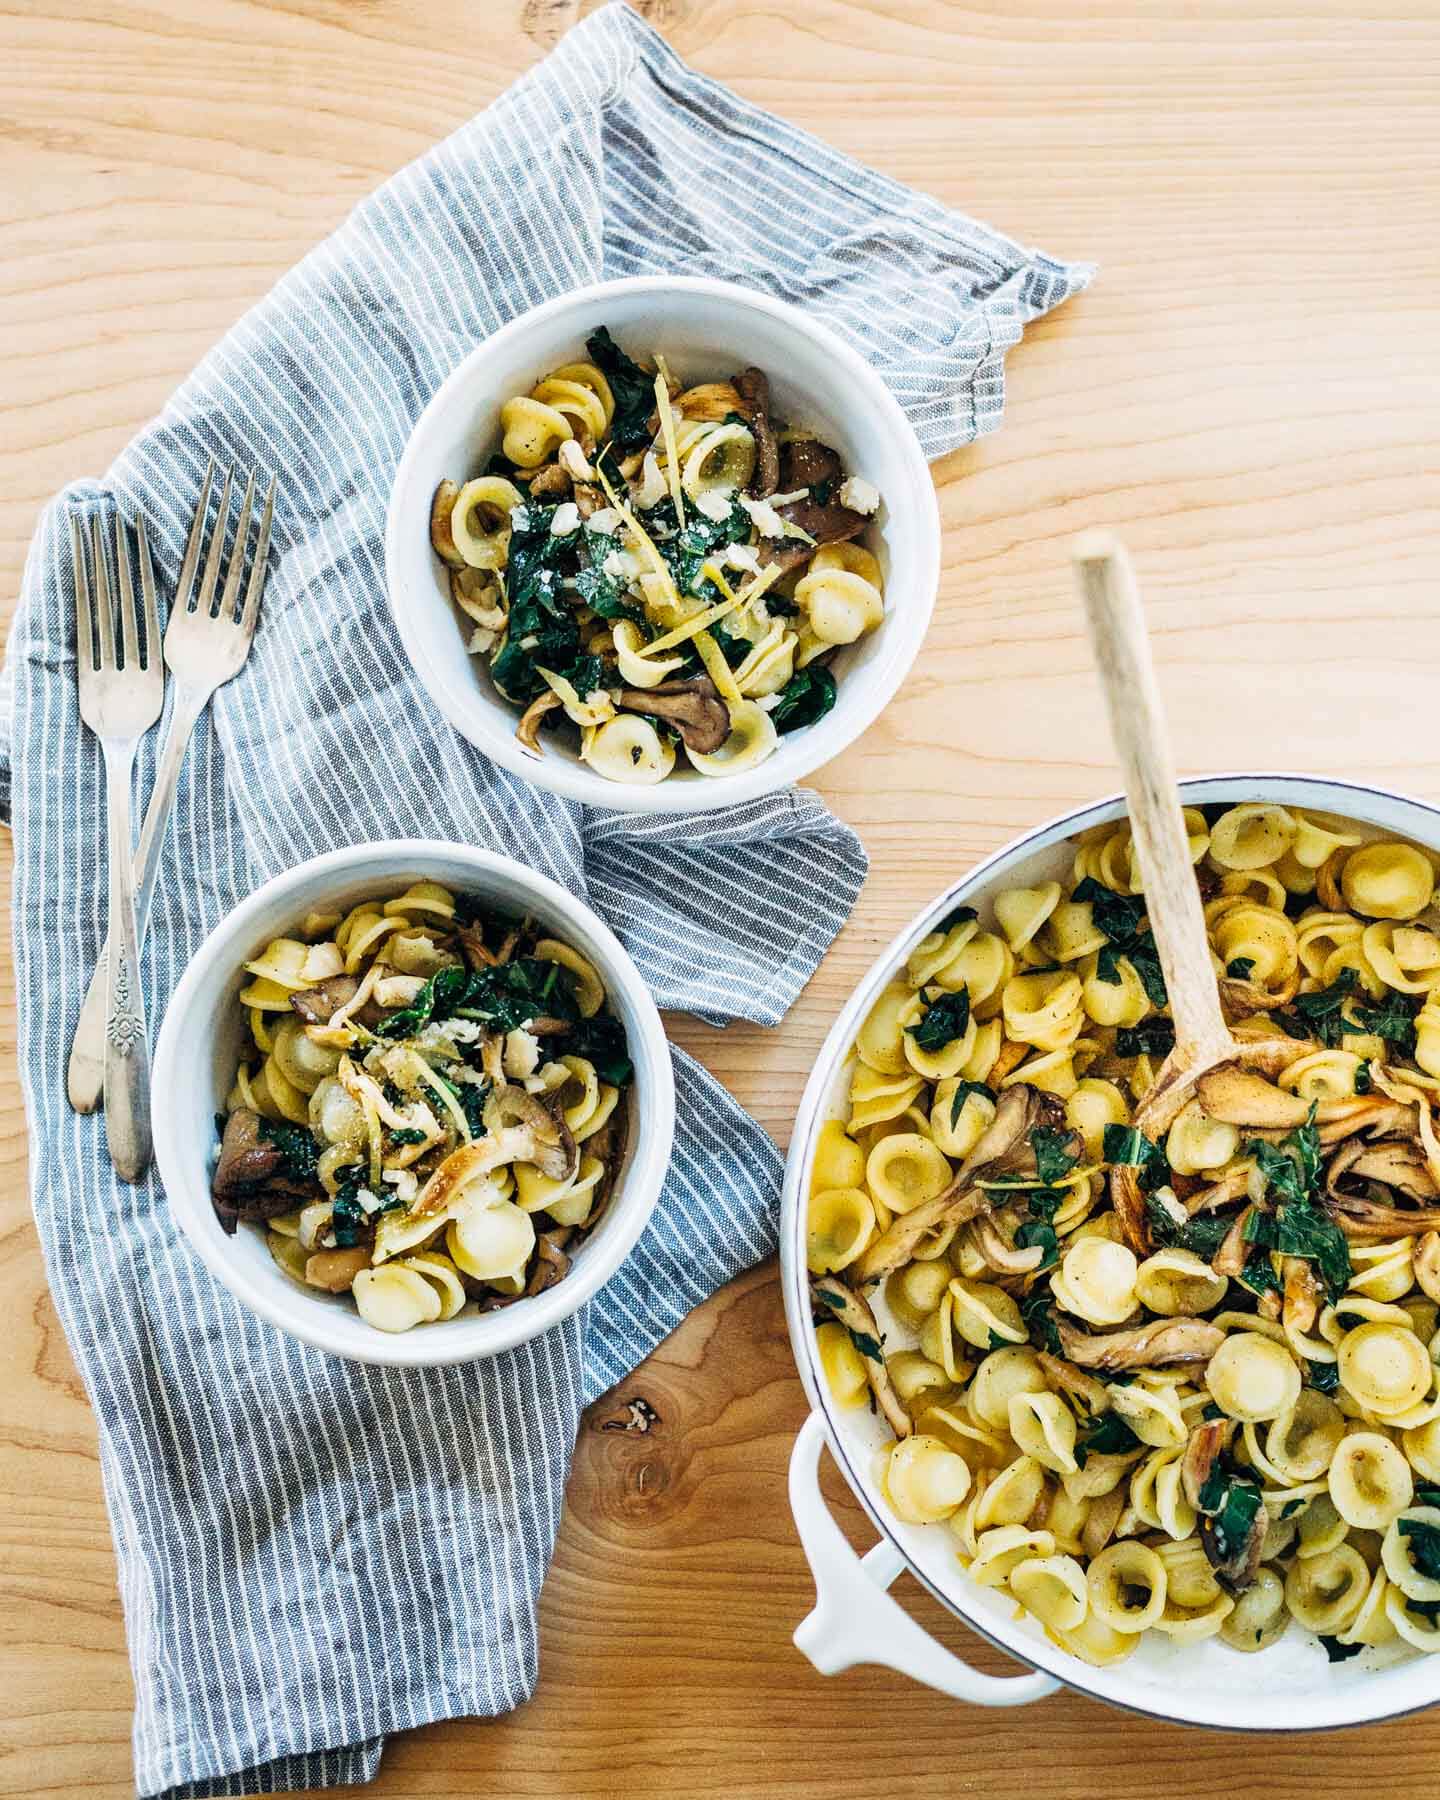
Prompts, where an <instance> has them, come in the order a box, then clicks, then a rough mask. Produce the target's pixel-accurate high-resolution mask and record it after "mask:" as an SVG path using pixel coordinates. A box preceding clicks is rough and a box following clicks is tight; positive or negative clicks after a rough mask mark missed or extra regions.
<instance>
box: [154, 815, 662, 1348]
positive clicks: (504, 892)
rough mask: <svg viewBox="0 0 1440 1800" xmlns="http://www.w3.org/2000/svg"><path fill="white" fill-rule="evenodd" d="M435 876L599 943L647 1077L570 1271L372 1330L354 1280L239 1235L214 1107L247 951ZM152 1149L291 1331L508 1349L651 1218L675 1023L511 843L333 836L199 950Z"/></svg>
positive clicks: (224, 1259)
mask: <svg viewBox="0 0 1440 1800" xmlns="http://www.w3.org/2000/svg"><path fill="white" fill-rule="evenodd" d="M416 880H423V881H438V882H440V883H441V884H442V885H444V886H445V887H449V888H452V889H464V890H465V891H466V892H469V893H474V894H478V895H480V896H481V897H482V898H483V899H485V900H487V901H490V902H492V903H493V904H494V905H495V906H496V907H498V908H501V909H503V910H504V911H506V912H510V913H514V914H517V915H518V914H521V913H528V914H530V915H531V916H533V917H535V918H536V919H540V920H543V921H544V922H545V924H546V925H548V926H549V927H550V928H551V929H552V930H553V932H554V935H555V936H556V937H557V938H560V939H561V940H562V941H563V942H565V943H569V944H573V945H574V946H575V948H576V949H577V950H579V951H581V952H582V953H583V954H584V955H585V956H588V957H589V958H590V960H591V962H593V963H594V965H595V967H596V968H597V969H598V970H599V972H600V975H601V978H602V979H603V981H604V983H605V989H606V993H607V994H608V996H609V1000H610V1005H611V1006H612V1007H613V1009H614V1011H615V1013H616V1015H617V1016H618V1017H619V1019H620V1021H621V1023H622V1024H623V1025H624V1027H625V1033H626V1036H627V1038H628V1040H629V1050H630V1056H631V1060H632V1061H633V1062H634V1065H635V1079H634V1082H633V1083H632V1085H631V1087H630V1088H629V1089H628V1091H627V1094H626V1096H625V1100H626V1102H627V1103H628V1104H629V1107H630V1130H629V1136H628V1141H627V1143H626V1148H625V1160H624V1163H623V1165H622V1167H621V1170H620V1174H619V1177H618V1179H617V1181H616V1183H615V1190H614V1193H613V1194H612V1195H611V1199H610V1204H609V1206H608V1207H607V1208H606V1211H605V1214H604V1217H603V1218H602V1219H601V1221H600V1223H599V1224H598V1225H597V1226H596V1228H595V1230H594V1232H593V1233H592V1234H591V1236H590V1237H588V1238H587V1239H586V1240H585V1242H584V1243H583V1244H582V1245H581V1246H580V1248H579V1249H578V1250H577V1252H576V1254H575V1259H574V1263H573V1265H572V1267H571V1270H570V1273H569V1274H568V1275H567V1276H566V1277H565V1279H564V1280H563V1281H560V1282H557V1283H556V1285H555V1286H554V1287H552V1288H549V1289H547V1290H546V1292H544V1293H543V1294H536V1295H534V1296H533V1297H531V1298H530V1299H528V1300H518V1301H516V1302H515V1304H514V1305H513V1306H507V1307H503V1308H501V1309H500V1310H499V1311H498V1312H493V1313H484V1314H481V1315H480V1316H479V1317H478V1318H458V1319H451V1320H448V1321H446V1322H445V1323H444V1324H433V1325H421V1326H417V1327H416V1329H415V1330H414V1331H407V1332H402V1333H397V1334H396V1335H394V1336H390V1335H388V1334H387V1333H385V1332H383V1331H376V1330H375V1329H374V1328H373V1327H372V1326H370V1325H367V1324H366V1323H365V1321H364V1320H363V1319H362V1318H361V1317H360V1315H359V1313H358V1312H356V1310H355V1307H354V1305H353V1303H352V1302H351V1301H350V1299H349V1298H348V1296H346V1295H334V1296H332V1295H327V1294H322V1293H319V1292H318V1291H317V1292H315V1293H310V1292H307V1291H306V1290H305V1289H304V1288H302V1287H300V1286H299V1285H298V1284H297V1283H296V1282H295V1281H293V1280H291V1278H290V1277H289V1276H287V1275H286V1274H284V1273H283V1272H282V1271H281V1270H280V1269H279V1268H277V1267H276V1265H275V1263H274V1260H273V1259H272V1258H271V1256H270V1253H269V1251H268V1250H267V1249H266V1247H265V1240H264V1238H263V1236H262V1235H261V1234H260V1233H259V1232H258V1231H256V1230H255V1229H254V1228H253V1227H250V1226H245V1225H242V1226H241V1227H240V1228H239V1230H238V1231H237V1232H236V1234H235V1236H234V1237H227V1236H226V1235H225V1232H224V1231H223V1230H222V1229H221V1226H220V1221H219V1220H218V1219H217V1218H216V1216H215V1209H214V1207H213V1206H212V1205H211V1201H210V1175H211V1169H212V1166H213V1163H214V1156H215V1150H216V1147H217V1146H216V1136H215V1115H216V1113H218V1112H221V1111H223V1110H224V1105H225V1096H226V1094H227V1093H228V1092H229V1090H230V1087H231V1084H232V1083H233V1081H234V1079H235V1064H236V1060H237V1058H238V1055H239V1052H240V1048H241V1044H242V1041H243V1039H244V1037H245V1021H244V1017H243V1013H244V1009H243V1008H242V1007H241V1006H240V1005H239V1003H238V1001H237V995H238V994H239V991H240V989H241V987H242V986H243V985H244V983H245V982H246V981H247V980H248V979H249V978H248V977H247V976H246V975H245V974H244V973H243V965H244V963H245V962H247V961H248V960H249V959H250V958H251V957H253V956H254V955H255V954H256V953H257V952H258V951H259V950H260V949H261V948H262V947H263V946H264V945H265V944H267V943H268V942H269V941H270V939H271V938H273V937H277V936H280V935H282V934H283V933H284V932H285V931H287V930H293V929H294V927H295V925H296V924H297V922H298V921H299V920H301V919H303V918H304V917H305V915H306V913H308V912H310V911H311V910H312V909H316V908H322V907H330V908H335V907H344V908H348V907H350V906H353V905H354V904H355V902H356V901H357V900H361V899H363V898H365V897H366V896H367V895H371V894H375V895H381V896H384V897H386V898H390V897H392V896H393V895H395V894H399V893H403V892H404V890H405V889H406V888H407V887H408V886H409V885H410V883H411V882H412V881H416ZM153 1086H154V1091H155V1093H156V1095H157V1096H159V1097H161V1098H160V1103H159V1104H157V1105H156V1107H155V1121H154V1130H155V1161H156V1164H157V1166H158V1168H159V1171H160V1178H161V1180H162V1181H163V1182H164V1184H165V1191H166V1194H167V1195H168V1196H169V1200H170V1207H171V1210H172V1212H173V1213H174V1214H175V1217H176V1218H177V1219H178V1220H179V1222H180V1225H181V1228H182V1229H183V1230H184V1232H185V1235H186V1236H187V1237H188V1238H189V1240H190V1242H191V1244H192V1246H193V1247H194V1248H195V1250H196V1251H198V1253H199V1254H200V1256H201V1257H202V1258H203V1260H204V1261H205V1263H206V1265H207V1266H208V1267H209V1269H210V1272H211V1274H213V1275H214V1276H216V1277H217V1279H219V1280H220V1281H222V1282H223V1283H224V1284H225V1286H226V1287H227V1288H229V1290H230V1292H231V1293H232V1294H234V1296H235V1297H236V1299H237V1300H240V1301H243V1302H244V1304H245V1305H246V1306H248V1307H249V1308H250V1309H251V1310H252V1311H253V1312H256V1313H258V1314H259V1315H260V1317H261V1318H262V1319H268V1320H269V1321H270V1323H271V1324H272V1325H278V1326H279V1327H280V1328H281V1330H282V1331H288V1332H289V1333H290V1334H291V1336H292V1337H297V1338H300V1339H301V1340H302V1341H303V1342H304V1343H307V1344H313V1345H314V1346H315V1347H316V1349H318V1350H328V1351H330V1352H331V1353H332V1354H333V1355H336V1356H347V1357H350V1358H352V1359H353V1360H354V1361H356V1362H368V1363H384V1364H387V1365H389V1366H392V1367H401V1368H428V1367H433V1366H435V1365H438V1364H444V1363H460V1362H472V1361H475V1360H477V1359H478V1358H480V1357H485V1356H494V1355H495V1354H496V1353H497V1352H499V1351H501V1350H509V1349H511V1348H512V1347H513V1346H514V1345H516V1344H519V1343H523V1342H524V1341H525V1340H526V1339H528V1338H532V1337H536V1336H538V1335H539V1333H541V1332H542V1331H546V1330H548V1329H549V1327H550V1326H552V1325H555V1324H557V1323H558V1322H559V1321H560V1320H561V1319H565V1318H568V1317H569V1316H570V1314H571V1313H573V1312H575V1311H577V1310H578V1308H579V1307H580V1306H582V1305H583V1304H584V1302H585V1301H586V1300H588V1299H589V1298H590V1296H591V1295H592V1294H594V1293H595V1292H596V1291H597V1289H599V1288H600V1287H602V1286H603V1285H604V1283H605V1282H607V1281H608V1280H609V1279H610V1277H611V1276H612V1275H613V1274H614V1273H615V1271H616V1270H617V1269H618V1268H619V1267H620V1265H621V1263H622V1262H624V1260H625V1258H626V1257H627V1256H628V1255H629V1254H630V1251H631V1250H632V1249H633V1248H634V1246H635V1242H636V1240H637V1239H638V1238H639V1236H640V1233H641V1232H642V1231H643V1230H644V1229H645V1226H646V1224H647V1222H648V1221H649V1218H650V1214H651V1213H652V1212H653V1211H654V1208H655V1202H656V1200H657V1199H658V1198H659V1195H660V1185H661V1183H662V1182H663V1180H664V1178H665V1171H666V1169H667V1167H668V1166H669V1162H670V1141H671V1137H672V1135H673V1132H674V1125H675V1082H674V1076H673V1073H672V1071H671V1066H670V1052H669V1047H668V1045H667V1043H666V1040H665V1028H664V1026H663V1025H662V1024H661V1023H660V1015H659V1013H658V1012H657V1011H656V1008H655V1002H654V1001H653V1000H652V999H651V997H650V990H649V989H648V988H647V987H646V986H645V983H644V982H643V981H642V980H641V978H640V974H639V971H638V970H637V969H636V967H635V965H634V963H632V962H631V960H630V958H629V956H628V955H627V954H626V952H625V950H624V949H623V948H622V947H621V944H620V942H619V940H618V939H617V938H616V936H615V935H614V933H613V932H612V931H611V930H610V929H609V928H608V926H606V925H604V924H603V923H602V922H601V921H600V920H599V919H598V918H597V917H596V916H595V914H594V913H593V912H591V910H590V909H589V907H588V906H584V905H582V904H581V902H580V901H578V900H576V899H575V898H574V896H573V895H571V894H568V893H566V891H565V889H564V888H562V887H560V886H559V885H558V884H557V883H556V882H553V881H551V880H549V879H548V878H547V877H546V876H543V875H537V874H535V873H534V871H533V870H530V869H527V868H525V867H524V866H523V865H522V864H520V863H517V862H512V861H511V860H510V858H509V857H505V856H496V855H494V854H492V853H491V852H490V851H488V850H477V849H473V848H470V847H469V846H467V845H463V844H446V843H438V842H435V841H434V840H431V839H423V838H418V839H413V840H411V839H403V838H402V839H397V840H395V841H392V842H389V843H383V844H366V845H361V846H358V847H357V848H354V849H347V850H334V851H331V852H330V853H329V854H328V855H325V856H317V857H315V858H313V859H312V860H311V861H310V862H306V863H301V864H300V866H299V867H298V868H294V869H289V870H287V871H286V872H285V874H283V875H277V876H276V877H275V879H274V880H273V881H267V882H266V883H265V885H264V886H263V887H262V888H259V889H258V890H257V891H256V892H255V893H253V894H252V895H251V896H250V898H249V899H248V900H246V901H244V902H243V903H242V904H241V905H240V906H238V907H237V908H236V909H235V911H234V912H233V913H231V915H230V916H229V918H227V919H226V920H225V922H224V923H223V924H222V925H220V926H217V928H216V929H215V930H214V931H212V932H211V934H210V936H209V937H208V938H206V940H205V942H204V943H203V944H202V945H201V946H200V949H199V950H198V951H197V952H196V954H195V957H194V959H193V960H192V962H191V964H190V966H189V968H188V969H186V971H185V974H184V976H183V977H182V978H181V981H180V984H179V986H178V987H177V988H176V990H175V994H174V997H173V998H172V999H171V1001H170V1005H169V1008H168V1010H167V1012H166V1014H165V1023H164V1025H163V1026H162V1027H161V1031H160V1038H159V1042H158V1043H157V1044H156V1047H155V1064H154V1070H153Z"/></svg>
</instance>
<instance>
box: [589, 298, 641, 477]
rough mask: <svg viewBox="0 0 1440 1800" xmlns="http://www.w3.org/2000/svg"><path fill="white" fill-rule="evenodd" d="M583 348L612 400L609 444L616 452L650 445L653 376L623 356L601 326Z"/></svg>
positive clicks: (591, 334) (621, 351) (623, 353)
mask: <svg viewBox="0 0 1440 1800" xmlns="http://www.w3.org/2000/svg"><path fill="white" fill-rule="evenodd" d="M585 348H586V349H587V350H588V351H589V352H590V360H591V362H593V363H594V364H595V366H596V368H597V369H599V370H600V372H601V374H602V375H603V376H604V377H605V379H606V380H607V381H608V382H609V383H610V392H611V393H612V394H613V395H614V397H615V412H614V416H613V417H612V418H611V420H610V442H611V443H612V444H614V445H615V446H616V447H617V448H618V449H620V450H639V449H641V448H642V447H644V446H645V445H647V444H648V443H649V442H650V427H649V424H648V420H649V418H650V415H651V413H652V412H654V410H655V377H654V376H653V375H649V374H647V373H646V372H645V370H644V369H642V368H641V367H640V365H639V363H637V362H635V361H634V360H633V359H632V358H631V357H629V356H627V355H626V354H625V352H624V351H623V350H622V349H621V348H620V346H619V345H618V344H617V343H616V342H615V340H614V338H613V337H611V335H610V333H609V330H608V329H607V328H606V327H605V326H604V325H602V326H601V327H600V328H599V330H598V331H592V332H591V333H590V336H589V337H588V338H586V340H585Z"/></svg>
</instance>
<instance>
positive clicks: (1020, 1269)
mask: <svg viewBox="0 0 1440 1800" xmlns="http://www.w3.org/2000/svg"><path fill="white" fill-rule="evenodd" d="M971 1241H972V1242H973V1243H974V1245H975V1248H976V1249H977V1250H978V1251H979V1252H980V1254H981V1256H983V1257H984V1258H985V1261H986V1262H987V1263H988V1264H989V1265H990V1267H991V1268H992V1269H994V1270H995V1271H996V1272H997V1273H998V1274H1001V1275H1030V1274H1033V1272H1034V1271H1035V1270H1036V1269H1038V1268H1039V1267H1040V1265H1041V1263H1042V1262H1044V1260H1045V1251H1044V1248H1043V1247H1042V1246H1041V1245H1039V1244H1030V1245H1028V1246H1027V1247H1025V1248H1023V1249H1022V1248H1021V1247H1019V1246H1017V1245H1016V1244H1015V1243H1013V1242H1012V1241H1011V1240H1010V1239H1009V1238H1007V1237H1006V1236H1005V1233H1004V1232H1003V1231H1001V1229H1000V1227H999V1226H998V1225H997V1224H996V1222H995V1220H994V1219H987V1218H984V1217H981V1218H978V1219H976V1221H975V1223H974V1225H973V1226H972V1227H971Z"/></svg>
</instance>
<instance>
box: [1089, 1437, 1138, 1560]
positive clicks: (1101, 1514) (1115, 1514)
mask: <svg viewBox="0 0 1440 1800" xmlns="http://www.w3.org/2000/svg"><path fill="white" fill-rule="evenodd" d="M1094 1460H1095V1459H1094V1458H1093V1457H1091V1458H1090V1461H1092V1462H1093V1461H1094ZM1129 1498H1130V1489H1129V1486H1128V1484H1127V1483H1125V1482H1123V1481H1121V1482H1117V1483H1116V1485H1115V1486H1114V1487H1113V1488H1111V1490H1110V1492H1109V1493H1108V1494H1101V1495H1100V1496H1099V1497H1098V1498H1097V1499H1095V1500H1092V1501H1091V1502H1090V1510H1089V1512H1087V1513H1086V1515H1085V1523H1084V1524H1083V1525H1082V1526H1081V1527H1080V1548H1081V1549H1082V1550H1083V1551H1084V1552H1085V1554H1086V1555H1087V1556H1088V1557H1090V1558H1092V1559H1093V1558H1095V1557H1097V1556H1098V1555H1099V1554H1100V1552H1101V1551H1102V1550H1103V1549H1104V1548H1105V1546H1106V1545H1107V1544H1108V1543H1109V1542H1110V1540H1111V1538H1112V1537H1114V1535H1115V1527H1116V1526H1117V1525H1118V1524H1119V1523H1120V1515H1121V1513H1122V1512H1124V1510H1125V1506H1126V1502H1127V1501H1128V1500H1129Z"/></svg>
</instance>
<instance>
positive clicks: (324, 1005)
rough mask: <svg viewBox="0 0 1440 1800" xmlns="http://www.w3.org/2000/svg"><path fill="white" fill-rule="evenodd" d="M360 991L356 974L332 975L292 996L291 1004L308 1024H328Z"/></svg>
mask: <svg viewBox="0 0 1440 1800" xmlns="http://www.w3.org/2000/svg"><path fill="white" fill-rule="evenodd" d="M359 992H360V979H359V977H358V976H356V975H332V976H331V977H330V979H329V980H328V981H321V982H317V984H316V985H315V986H314V987H312V988H302V989H301V990H300V992H299V993H298V994H292V995H291V996H290V1005H291V1006H292V1007H293V1008H294V1010H295V1011H296V1012H297V1013H299V1015H300V1017H301V1018H302V1019H303V1020H304V1021H305V1023H306V1024H307V1025H328V1024H329V1023H330V1021H331V1019H333V1018H334V1017H335V1014H336V1013H337V1012H339V1011H340V1009H341V1008H342V1007H345V1006H348V1005H349V1004H350V1002H351V1001H352V1000H353V999H354V998H355V996H356V995H357V994H358V993H359Z"/></svg>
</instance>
